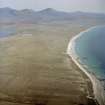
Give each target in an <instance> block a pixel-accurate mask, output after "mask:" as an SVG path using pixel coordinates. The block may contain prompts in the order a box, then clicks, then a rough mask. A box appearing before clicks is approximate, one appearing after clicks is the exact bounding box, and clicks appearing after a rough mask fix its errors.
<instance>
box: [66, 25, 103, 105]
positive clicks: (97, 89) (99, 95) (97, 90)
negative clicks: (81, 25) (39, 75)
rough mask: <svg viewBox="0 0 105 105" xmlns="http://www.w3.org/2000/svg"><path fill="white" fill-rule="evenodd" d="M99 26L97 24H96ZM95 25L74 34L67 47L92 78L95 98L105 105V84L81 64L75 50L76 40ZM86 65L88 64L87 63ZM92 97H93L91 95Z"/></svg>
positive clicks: (76, 61) (75, 61) (80, 66)
mask: <svg viewBox="0 0 105 105" xmlns="http://www.w3.org/2000/svg"><path fill="white" fill-rule="evenodd" d="M95 27H97V26H95ZM95 27H92V28H89V29H87V30H86V31H82V32H81V33H80V34H78V35H76V36H74V37H73V38H72V39H71V40H70V42H69V44H68V48H67V54H68V55H69V56H70V57H71V59H72V60H73V62H74V63H75V64H76V65H77V66H78V67H79V68H80V69H81V70H82V71H83V72H84V73H85V74H86V75H87V76H88V77H89V79H90V80H91V82H92V85H93V94H94V97H95V99H96V100H97V101H98V102H99V104H100V105H105V98H104V97H105V94H104V92H103V91H104V88H103V86H102V85H101V83H100V81H99V80H97V79H96V77H95V76H94V75H93V74H92V73H89V72H88V71H87V70H86V69H85V68H86V67H84V66H83V65H82V64H80V63H79V62H78V58H79V57H78V55H77V54H76V52H75V40H76V39H77V38H79V37H81V36H82V35H83V33H84V32H88V31H89V30H91V29H93V28H95ZM85 66H86V65H85ZM87 97H90V96H87ZM90 98H91V97H90Z"/></svg>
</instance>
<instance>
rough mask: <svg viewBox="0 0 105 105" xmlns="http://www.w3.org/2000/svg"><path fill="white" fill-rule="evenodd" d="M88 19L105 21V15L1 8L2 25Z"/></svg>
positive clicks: (0, 21) (0, 18) (50, 9)
mask: <svg viewBox="0 0 105 105" xmlns="http://www.w3.org/2000/svg"><path fill="white" fill-rule="evenodd" d="M86 19H88V20H89V19H96V20H105V14H102V13H88V12H87V13H86V12H80V11H77V12H70V13H69V12H62V11H57V10H54V9H52V8H47V9H44V10H41V11H34V10H31V9H23V10H15V9H11V8H8V7H6V8H0V23H3V22H4V23H6V22H13V23H19V22H25V23H37V22H53V21H78V20H79V21H83V20H86Z"/></svg>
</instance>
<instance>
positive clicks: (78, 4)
mask: <svg viewBox="0 0 105 105" xmlns="http://www.w3.org/2000/svg"><path fill="white" fill-rule="evenodd" d="M4 7H9V8H13V9H17V10H21V9H32V10H35V11H40V10H43V9H46V8H53V9H56V10H59V11H64V12H74V11H83V12H98V13H105V0H92V1H88V0H78V1H77V0H56V2H55V1H52V0H43V2H42V0H0V8H4Z"/></svg>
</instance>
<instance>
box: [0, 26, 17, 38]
mask: <svg viewBox="0 0 105 105" xmlns="http://www.w3.org/2000/svg"><path fill="white" fill-rule="evenodd" d="M15 32H16V29H15V28H13V27H0V38H2V37H8V36H11V35H13V34H14V33H15Z"/></svg>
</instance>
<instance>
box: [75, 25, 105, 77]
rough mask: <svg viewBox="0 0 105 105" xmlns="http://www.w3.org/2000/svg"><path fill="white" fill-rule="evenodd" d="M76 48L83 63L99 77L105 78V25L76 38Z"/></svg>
mask: <svg viewBox="0 0 105 105" xmlns="http://www.w3.org/2000/svg"><path fill="white" fill-rule="evenodd" d="M75 50H76V53H77V55H78V56H79V58H80V61H81V63H82V64H85V65H87V66H88V69H87V70H88V71H90V72H92V73H94V74H95V75H96V76H97V78H99V79H105V26H97V27H94V28H92V29H90V30H89V31H87V32H84V33H82V35H81V36H80V37H79V38H77V39H76V46H75Z"/></svg>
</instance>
